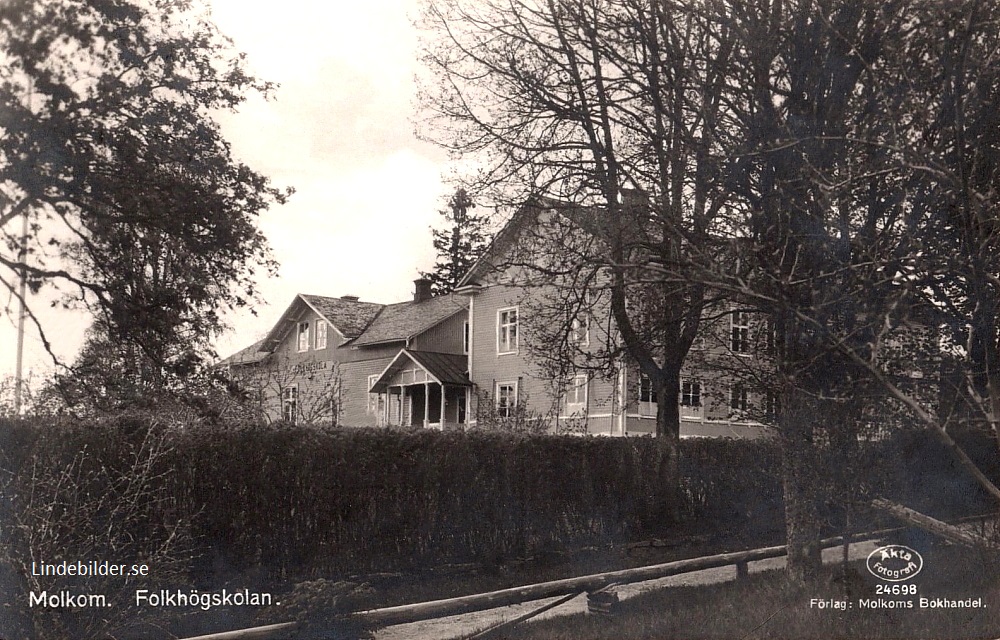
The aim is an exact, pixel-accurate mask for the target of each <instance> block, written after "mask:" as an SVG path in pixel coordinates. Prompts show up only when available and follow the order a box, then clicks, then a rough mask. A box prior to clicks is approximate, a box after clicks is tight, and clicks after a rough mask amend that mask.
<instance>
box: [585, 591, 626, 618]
mask: <svg viewBox="0 0 1000 640" xmlns="http://www.w3.org/2000/svg"><path fill="white" fill-rule="evenodd" d="M617 586H618V585H617V584H616V583H611V584H609V585H606V586H604V587H601V588H600V589H598V590H597V591H591V592H590V593H588V594H587V613H591V614H596V615H600V616H612V615H614V614H615V613H616V612H617V609H618V604H619V601H618V593H617V592H616V591H615V590H614V589H615V587H617Z"/></svg>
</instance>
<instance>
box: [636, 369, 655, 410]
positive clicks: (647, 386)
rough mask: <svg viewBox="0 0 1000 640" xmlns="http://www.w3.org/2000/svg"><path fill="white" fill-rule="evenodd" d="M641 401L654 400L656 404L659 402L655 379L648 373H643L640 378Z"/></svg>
mask: <svg viewBox="0 0 1000 640" xmlns="http://www.w3.org/2000/svg"><path fill="white" fill-rule="evenodd" d="M639 402H652V403H654V404H655V403H656V402H657V399H656V389H655V388H654V387H653V381H652V380H650V379H649V376H647V375H646V374H642V377H640V378H639Z"/></svg>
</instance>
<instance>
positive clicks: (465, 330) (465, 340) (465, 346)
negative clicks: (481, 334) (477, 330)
mask: <svg viewBox="0 0 1000 640" xmlns="http://www.w3.org/2000/svg"><path fill="white" fill-rule="evenodd" d="M462 353H469V321H468V320H466V321H465V322H463V323H462Z"/></svg>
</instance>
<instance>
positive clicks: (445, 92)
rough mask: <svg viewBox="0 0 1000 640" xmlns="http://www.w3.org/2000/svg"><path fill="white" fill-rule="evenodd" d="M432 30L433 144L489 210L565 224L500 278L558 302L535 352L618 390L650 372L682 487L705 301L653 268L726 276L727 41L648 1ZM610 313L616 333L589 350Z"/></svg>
mask: <svg viewBox="0 0 1000 640" xmlns="http://www.w3.org/2000/svg"><path fill="white" fill-rule="evenodd" d="M422 25H423V27H424V28H425V29H427V30H428V31H429V36H428V39H427V42H428V44H427V46H426V50H425V55H424V62H425V64H426V65H427V68H428V70H429V72H430V74H431V76H432V79H433V80H432V82H430V83H428V85H427V87H426V88H425V91H424V94H423V96H424V99H423V103H424V106H425V108H426V110H427V112H428V113H427V119H426V123H425V127H424V129H423V134H424V135H425V136H426V137H428V138H429V139H431V140H433V141H435V142H437V143H439V144H441V145H443V146H445V147H447V148H449V149H450V150H452V151H454V152H456V153H458V154H460V155H463V156H467V157H471V158H475V160H476V161H477V162H478V163H479V166H480V167H481V171H480V172H479V173H478V175H476V176H474V178H475V179H474V180H473V184H474V185H475V189H476V190H477V192H480V193H484V194H488V195H490V196H491V197H493V198H494V199H495V200H496V201H497V202H499V203H501V204H512V205H513V206H515V207H520V206H522V205H523V204H524V203H525V202H528V203H529V207H536V208H541V209H548V210H552V211H554V212H555V215H554V216H549V217H547V218H546V222H547V223H548V224H546V225H543V226H544V228H542V229H541V230H540V231H537V229H538V227H531V226H522V227H521V230H522V231H523V232H524V235H523V236H522V238H521V239H520V246H521V248H522V252H521V254H520V255H519V256H518V255H515V256H514V257H513V258H511V259H510V260H508V261H506V262H505V263H504V264H502V265H496V266H497V267H498V268H499V269H501V270H508V272H509V273H513V274H517V276H518V277H521V278H522V280H521V281H520V282H519V284H522V285H523V284H528V283H530V284H532V285H538V286H539V287H543V288H545V289H546V291H547V294H546V297H544V298H543V299H544V300H545V301H546V305H547V312H541V313H540V314H539V317H544V318H546V322H545V326H546V327H547V328H548V330H547V331H536V332H535V333H534V334H533V335H532V336H529V342H531V341H533V340H534V341H535V346H534V348H535V351H536V353H539V354H550V355H552V356H553V358H551V359H550V362H549V363H550V364H552V363H554V362H556V361H559V360H561V361H563V362H565V361H567V360H568V359H570V358H572V359H574V360H576V361H577V364H578V366H582V367H585V368H586V369H588V370H591V371H595V372H602V373H603V374H604V375H611V374H612V373H613V372H614V370H615V369H616V368H617V367H620V366H622V362H623V360H628V361H630V362H633V363H637V365H638V367H639V368H640V370H641V371H642V373H643V374H644V375H646V376H647V377H648V378H649V379H650V380H651V381H652V384H653V385H654V386H655V388H656V389H657V393H658V396H659V397H660V398H661V402H660V403H659V410H658V415H657V434H658V435H659V436H661V437H663V439H664V442H665V443H667V444H668V446H670V447H671V449H672V455H671V460H672V465H667V466H666V467H665V468H666V469H667V473H668V474H669V475H671V476H672V481H674V482H676V462H677V442H678V438H679V429H680V416H679V412H678V402H677V400H678V396H679V393H680V367H681V364H682V363H683V361H684V357H685V355H686V354H687V352H688V350H689V348H690V346H691V343H692V341H693V340H694V339H695V336H696V334H697V332H698V326H699V322H700V318H701V315H702V311H703V307H704V305H705V302H706V296H707V295H708V294H707V293H706V289H705V287H704V286H703V285H702V284H701V283H700V282H699V281H697V280H695V279H689V280H682V279H681V280H676V279H675V280H669V279H664V278H661V277H660V273H661V271H660V270H659V269H656V268H650V267H651V266H656V265H664V264H669V265H672V267H673V269H674V270H683V269H685V268H687V267H686V265H688V264H690V263H692V262H693V263H701V262H703V261H705V260H711V259H712V255H711V252H710V251H706V247H707V246H708V245H709V238H710V236H711V234H712V232H713V230H714V227H715V226H716V225H718V224H721V223H722V217H721V215H720V214H721V212H723V210H724V207H725V203H726V193H727V192H726V190H725V189H724V185H723V184H722V181H721V179H720V175H721V174H720V172H719V170H718V167H719V160H720V159H719V157H718V156H717V153H716V152H717V149H718V146H719V141H718V137H719V136H720V135H721V133H720V132H723V131H725V130H726V124H725V123H726V120H727V119H728V118H729V117H730V116H729V115H728V113H727V107H726V105H725V103H724V102H723V100H722V97H723V93H724V87H725V77H724V76H723V75H722V73H723V71H724V70H725V69H726V68H727V66H728V60H729V58H730V56H731V54H732V49H731V44H730V42H729V39H728V36H726V34H721V35H720V33H719V32H718V31H714V30H713V31H709V30H708V27H710V26H714V25H712V24H711V23H709V22H707V21H706V20H705V19H704V18H703V16H701V15H700V14H699V13H697V12H694V11H692V10H690V7H689V3H680V2H649V1H648V0H598V1H590V0H547V1H543V2H539V3H535V2H528V1H526V0H517V1H515V2H495V1H487V2H479V1H477V2H465V1H464V0H442V1H440V2H433V3H431V5H430V6H429V8H428V9H427V11H426V13H425V15H424V19H423V22H422ZM560 203H561V204H560ZM581 231H582V232H583V234H584V236H588V235H589V236H591V238H590V239H586V238H581V235H580V232H581ZM525 236H527V237H525ZM568 245H573V247H574V249H573V250H568ZM539 258H541V259H539ZM534 297H535V298H536V299H538V298H539V297H538V296H534ZM639 301H642V302H643V304H638V302H639ZM601 305H603V312H604V315H605V317H610V318H612V319H613V323H614V328H613V330H610V331H608V332H606V336H605V338H606V339H605V340H604V342H603V344H602V345H600V347H597V346H596V345H592V346H591V347H589V348H587V349H580V348H578V347H579V342H578V341H574V340H572V339H571V337H572V336H573V334H574V333H575V332H578V331H579V324H580V323H583V322H588V321H589V320H588V319H587V316H600V315H601V314H600V313H595V310H596V309H601ZM538 324H541V323H538ZM567 337H570V339H567Z"/></svg>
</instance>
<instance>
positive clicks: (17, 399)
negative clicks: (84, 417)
mask: <svg viewBox="0 0 1000 640" xmlns="http://www.w3.org/2000/svg"><path fill="white" fill-rule="evenodd" d="M17 259H18V261H19V262H20V263H21V281H20V283H19V284H18V302H19V303H20V305H19V306H20V310H19V311H18V314H17V365H16V371H15V374H14V375H15V377H14V415H15V416H20V415H21V392H22V387H23V385H24V375H23V372H22V366H23V363H24V316H25V315H26V314H27V312H28V309H27V305H26V303H25V299H24V296H25V295H26V291H25V289H26V286H25V285H26V280H27V279H28V271H27V269H26V268H25V266H24V265H25V264H26V262H25V261H26V260H27V259H28V210H27V208H26V209H25V210H24V219H23V220H22V222H21V249H20V251H19V252H18V256H17Z"/></svg>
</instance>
